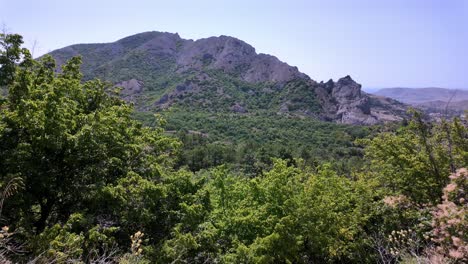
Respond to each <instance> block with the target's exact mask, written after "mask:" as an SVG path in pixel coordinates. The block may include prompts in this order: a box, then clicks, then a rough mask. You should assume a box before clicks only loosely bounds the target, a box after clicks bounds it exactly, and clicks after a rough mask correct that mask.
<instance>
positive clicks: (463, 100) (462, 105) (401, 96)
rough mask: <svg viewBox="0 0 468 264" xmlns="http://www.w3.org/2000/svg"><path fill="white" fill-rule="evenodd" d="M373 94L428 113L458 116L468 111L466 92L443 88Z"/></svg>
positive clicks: (381, 91) (404, 89) (467, 95)
mask: <svg viewBox="0 0 468 264" xmlns="http://www.w3.org/2000/svg"><path fill="white" fill-rule="evenodd" d="M374 94H376V95H379V96H385V97H389V98H393V99H395V100H398V101H400V102H403V103H406V104H410V105H413V106H416V107H417V108H420V109H422V110H424V111H425V112H428V113H440V114H449V115H459V114H461V113H463V111H465V110H468V91H467V90H459V89H445V88H385V89H380V90H378V91H376V92H375V93H374Z"/></svg>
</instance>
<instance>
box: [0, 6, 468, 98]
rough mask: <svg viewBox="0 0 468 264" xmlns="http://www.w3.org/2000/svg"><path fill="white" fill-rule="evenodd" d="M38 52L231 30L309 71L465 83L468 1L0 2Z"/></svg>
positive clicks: (1, 19)
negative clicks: (147, 34)
mask: <svg viewBox="0 0 468 264" xmlns="http://www.w3.org/2000/svg"><path fill="white" fill-rule="evenodd" d="M0 23H3V24H4V25H6V27H7V29H8V30H9V31H10V32H14V33H19V34H21V35H23V36H24V39H25V41H26V46H27V47H28V48H32V46H33V44H32V43H34V41H36V42H37V44H36V47H35V51H34V52H35V54H34V55H35V56H38V55H41V54H44V53H46V52H49V51H52V50H54V49H58V48H62V47H65V46H68V45H71V44H77V43H101V42H112V41H115V40H118V39H120V38H123V37H126V36H129V35H133V34H136V33H140V32H144V31H153V30H154V31H167V32H173V33H175V32H177V33H179V35H180V36H181V37H182V38H190V39H199V38H205V37H210V36H219V35H229V36H233V37H236V38H239V39H241V40H244V41H245V42H247V43H249V44H251V45H252V46H254V47H255V48H256V50H257V52H261V53H268V54H271V55H274V56H276V57H278V58H279V59H280V60H282V61H285V62H287V63H288V64H290V65H293V66H297V67H298V68H299V70H300V71H302V72H304V73H306V74H308V75H309V76H310V77H311V78H312V79H315V80H318V81H321V80H324V81H327V80H328V79H330V78H333V79H334V80H336V79H338V78H340V77H343V76H345V75H348V74H349V75H351V76H352V77H353V78H354V79H355V80H356V81H357V82H359V83H361V84H362V85H363V86H364V87H367V88H381V87H444V88H462V89H468V0H445V1H444V0H380V1H377V0H354V1H348V0H341V1H339V0H323V1H318V0H316V1H315V0H309V1H307V0H288V1H279V0H278V1H276V0H269V1H268V0H258V1H254V0H250V1H248V0H236V1H231V0H226V1H222V0H198V1H191V0H186V1H182V0H171V1H168V0H167V1H159V0H153V1H150V0H148V1H141V0H133V1H123V0H114V1H108V0H81V1H78V0H73V1H71V0H70V1H66V0H62V1H60V0H55V1H54V0H42V1H35V0H29V1H27V0H0Z"/></svg>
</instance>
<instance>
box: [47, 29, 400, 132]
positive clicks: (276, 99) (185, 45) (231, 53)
mask: <svg viewBox="0 0 468 264" xmlns="http://www.w3.org/2000/svg"><path fill="white" fill-rule="evenodd" d="M51 54H52V55H53V56H54V57H55V58H56V59H57V61H58V64H62V63H63V62H65V61H66V60H67V59H69V58H70V57H72V56H76V55H82V56H83V62H84V63H83V65H82V70H83V73H84V75H85V78H93V77H99V78H103V79H106V80H110V81H113V82H114V83H116V84H117V85H118V86H121V87H123V90H122V92H121V94H122V96H123V98H124V99H126V100H129V101H135V102H143V103H144V104H145V105H146V106H145V107H142V108H140V109H144V110H145V111H148V110H151V107H149V108H148V105H150V106H151V105H152V106H153V107H155V108H156V109H155V110H157V109H162V108H167V107H170V106H171V105H173V104H177V103H180V102H185V103H186V105H188V106H189V108H190V109H201V110H207V109H208V110H210V111H221V109H212V108H218V107H221V108H223V109H224V111H233V112H236V113H250V112H251V111H253V110H252V109H261V108H259V107H264V108H263V109H262V110H271V111H274V112H277V113H280V114H288V115H298V116H303V117H312V118H320V119H323V120H328V121H335V122H340V123H346V124H374V123H379V122H385V121H396V120H399V119H401V116H403V115H404V111H405V106H404V105H402V104H400V103H398V102H396V101H394V100H387V99H386V98H381V97H375V96H370V95H368V94H366V93H364V92H362V91H361V85H360V84H358V83H356V82H355V81H354V80H353V79H352V78H351V77H350V76H346V77H344V78H341V79H339V80H338V81H337V82H333V81H332V80H330V81H328V82H326V83H323V82H321V83H317V82H315V81H314V80H312V79H311V78H309V77H308V76H307V75H305V74H303V73H301V72H299V70H298V69H297V67H293V66H290V65H288V64H286V63H284V62H282V61H280V60H279V59H277V58H276V57H274V56H271V55H267V54H257V53H256V51H255V48H254V47H252V46H251V45H249V44H247V43H245V42H243V41H241V40H239V39H236V38H233V37H228V36H220V37H210V38H205V39H199V40H195V41H194V40H186V39H182V38H180V36H179V35H178V34H173V33H166V32H145V33H141V34H137V35H134V36H130V37H126V38H124V39H121V40H119V41H116V42H113V43H105V44H79V45H73V46H69V47H66V48H63V49H61V50H56V51H53V52H52V53H51ZM213 71H215V73H214V72H213ZM153 91H156V92H157V93H156V94H158V96H159V97H157V98H155V97H154V94H155V93H154V92H153ZM148 93H149V94H150V96H148ZM254 97H259V98H261V100H249V99H250V98H254ZM137 98H139V99H138V100H136V99H137ZM145 100H152V101H150V102H145ZM249 102H250V105H249ZM253 104H255V105H253ZM136 107H137V108H138V105H136ZM197 107H198V108H197ZM204 107H205V108H207V109H203V108H204ZM210 107H211V108H210ZM247 109H248V110H247Z"/></svg>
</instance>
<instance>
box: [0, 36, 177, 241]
mask: <svg viewBox="0 0 468 264" xmlns="http://www.w3.org/2000/svg"><path fill="white" fill-rule="evenodd" d="M3 38H4V39H3V40H2V43H11V44H8V45H7V46H5V44H4V45H3V48H2V53H1V55H2V64H1V66H2V67H1V69H2V71H3V72H4V73H2V74H3V75H2V79H1V81H2V83H6V84H7V85H8V89H9V90H8V97H7V100H6V102H4V103H3V104H2V106H1V109H0V113H1V117H0V146H1V147H0V167H1V168H2V170H1V171H0V179H1V181H2V182H6V181H8V179H10V178H12V177H21V178H22V179H23V182H24V189H23V190H22V191H21V192H18V193H17V194H16V195H15V196H14V197H11V199H10V201H9V203H8V204H6V206H5V208H4V210H3V214H4V216H5V217H6V218H7V219H8V221H9V222H10V223H14V224H15V225H16V226H19V225H21V226H22V227H24V228H25V229H26V230H29V231H34V232H36V233H40V232H41V231H42V230H44V228H45V227H46V226H47V225H48V224H52V223H56V222H57V221H65V220H67V219H68V216H69V215H70V214H71V213H73V212H76V211H80V210H85V209H86V208H87V207H88V206H87V205H88V204H89V203H90V201H92V200H93V197H94V196H95V194H96V192H97V191H98V190H100V189H101V188H103V187H104V186H106V185H108V184H112V183H116V182H117V181H118V180H119V179H121V178H123V177H126V176H127V175H128V174H130V173H134V174H138V175H140V176H141V177H145V178H147V179H152V180H157V179H158V178H159V177H160V176H161V174H162V173H163V171H164V170H165V168H169V167H170V165H171V159H170V156H172V155H173V153H174V151H175V149H176V147H177V146H178V143H177V141H175V140H173V139H170V138H168V137H166V136H164V135H163V134H162V130H161V129H160V128H148V127H143V126H142V124H140V123H139V122H137V121H135V120H133V119H132V118H131V115H132V111H133V110H132V107H131V106H129V105H127V104H125V103H124V102H123V101H122V100H120V99H118V97H117V96H116V95H115V93H114V92H113V88H112V86H111V85H109V84H107V83H103V82H101V81H99V80H91V81H87V82H84V83H83V82H82V81H81V78H82V75H81V73H80V70H79V69H80V64H81V59H80V58H79V57H75V58H72V59H71V60H69V61H68V62H67V63H65V64H64V65H63V66H62V70H61V72H60V73H56V71H55V70H56V66H55V62H54V60H53V59H52V58H51V57H49V56H45V57H43V58H41V59H40V60H39V61H35V60H33V59H32V58H31V56H30V55H29V52H28V51H27V50H25V49H20V50H19V47H18V45H19V44H20V43H21V42H22V41H21V37H19V36H17V35H14V36H3ZM11 52H14V55H11V54H10V53H11ZM20 57H21V58H22V61H21V62H19V63H18V58H20ZM12 69H13V70H12ZM13 73H14V74H13Z"/></svg>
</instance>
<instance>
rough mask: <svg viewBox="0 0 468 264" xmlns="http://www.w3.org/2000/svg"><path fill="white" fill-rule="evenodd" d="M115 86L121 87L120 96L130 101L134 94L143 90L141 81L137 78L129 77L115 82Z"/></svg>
mask: <svg viewBox="0 0 468 264" xmlns="http://www.w3.org/2000/svg"><path fill="white" fill-rule="evenodd" d="M116 86H118V87H122V90H121V91H120V93H121V95H122V97H123V98H124V99H125V100H127V101H132V100H133V99H134V98H135V96H137V95H138V94H140V93H141V92H143V82H142V81H139V80H137V79H130V80H128V81H122V82H120V83H117V84H116Z"/></svg>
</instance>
